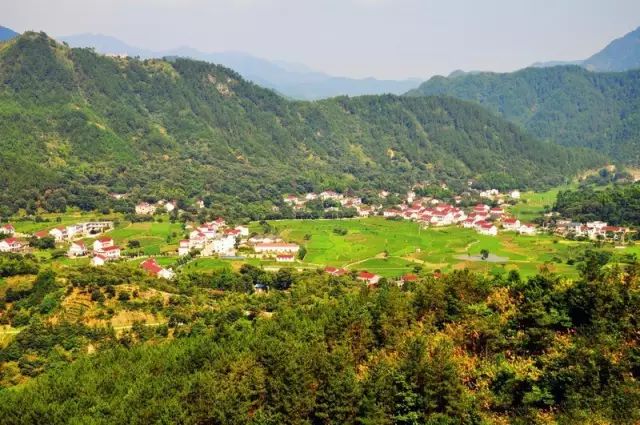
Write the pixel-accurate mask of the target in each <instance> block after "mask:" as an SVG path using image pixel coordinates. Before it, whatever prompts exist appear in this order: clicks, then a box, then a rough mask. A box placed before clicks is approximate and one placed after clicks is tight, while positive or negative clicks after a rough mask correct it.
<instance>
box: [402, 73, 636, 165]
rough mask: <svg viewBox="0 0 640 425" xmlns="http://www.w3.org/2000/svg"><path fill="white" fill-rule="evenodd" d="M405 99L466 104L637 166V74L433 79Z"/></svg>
mask: <svg viewBox="0 0 640 425" xmlns="http://www.w3.org/2000/svg"><path fill="white" fill-rule="evenodd" d="M408 95H409V96H423V95H447V96H451V97H455V98H458V99H464V100H471V101H474V102H477V103H479V104H481V105H483V106H486V107H488V108H489V109H491V110H492V111H494V112H497V113H499V114H501V115H502V116H503V117H504V118H506V119H508V120H510V121H512V122H514V123H517V124H519V125H522V126H523V127H525V128H526V129H527V130H528V131H529V132H530V133H531V134H532V135H533V136H535V137H538V138H541V139H548V140H553V141H555V142H557V143H560V144H562V145H565V146H582V147H589V148H593V149H596V150H598V151H600V152H602V153H605V154H608V155H611V156H613V157H614V158H616V159H618V160H621V161H624V162H628V163H633V164H639V163H640V102H638V98H639V96H640V70H635V71H627V72H620V73H592V72H589V71H586V70H585V69H582V68H580V67H577V66H567V67H554V68H540V69H538V68H527V69H523V70H521V71H517V72H513V73H508V74H495V73H477V74H465V75H462V76H457V77H453V78H443V77H434V78H432V79H430V80H429V81H427V82H425V83H423V84H422V85H421V86H420V87H419V88H418V89H416V90H413V91H411V92H409V93H408Z"/></svg>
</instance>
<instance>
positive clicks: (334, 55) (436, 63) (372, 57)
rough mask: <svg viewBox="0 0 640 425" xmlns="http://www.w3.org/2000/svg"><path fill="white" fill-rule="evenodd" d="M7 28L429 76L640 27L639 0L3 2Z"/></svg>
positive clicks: (348, 72)
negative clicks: (113, 38) (85, 35)
mask: <svg viewBox="0 0 640 425" xmlns="http://www.w3.org/2000/svg"><path fill="white" fill-rule="evenodd" d="M0 3H2V6H1V8H0V10H1V13H0V25H4V26H8V27H10V28H13V29H14V30H16V31H24V30H29V29H32V30H44V31H46V32H47V33H49V34H51V35H71V34H77V33H84V32H91V33H101V34H106V35H112V36H115V37H117V38H119V39H122V40H123V41H125V42H127V43H129V44H132V45H136V46H139V47H145V48H150V49H155V50H164V49H169V48H173V47H178V46H185V45H186V46H190V47H194V48H197V49H199V50H203V51H206V52H218V51H228V50H233V51H242V52H247V53H251V54H253V55H256V56H260V57H264V58H268V59H280V60H286V61H289V62H299V63H303V64H305V65H308V66H309V67H311V68H314V69H317V70H321V71H325V72H328V73H331V74H334V75H343V76H353V77H365V76H375V77H379V78H404V77H419V78H425V77H427V76H430V75H434V74H448V73H449V72H451V71H453V70H455V69H464V70H494V71H510V70H514V69H517V68H521V67H524V66H527V65H529V64H531V63H533V62H536V61H542V60H552V59H553V60H556V59H561V60H570V59H583V58H586V57H588V56H590V55H591V54H592V53H595V52H596V51H597V50H599V49H601V48H602V47H604V46H605V45H606V44H607V43H608V42H609V41H610V40H612V39H614V38H616V37H620V36H622V35H624V34H625V33H627V32H629V31H631V30H633V29H635V28H636V27H638V26H640V0H440V1H435V0H0Z"/></svg>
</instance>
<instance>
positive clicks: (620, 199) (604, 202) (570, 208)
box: [554, 183, 640, 226]
mask: <svg viewBox="0 0 640 425" xmlns="http://www.w3.org/2000/svg"><path fill="white" fill-rule="evenodd" d="M554 209H555V210H556V211H558V212H559V213H560V214H562V215H563V216H565V217H571V218H572V219H574V220H576V221H581V222H585V221H593V220H601V221H606V222H607V223H611V224H614V225H625V226H639V225H640V183H635V184H629V185H616V186H613V187H608V188H606V189H603V190H593V188H590V187H584V188H581V189H578V190H567V191H562V192H560V193H558V198H557V200H556V203H555V205H554Z"/></svg>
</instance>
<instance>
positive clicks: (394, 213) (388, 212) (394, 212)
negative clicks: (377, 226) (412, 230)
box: [382, 209, 402, 218]
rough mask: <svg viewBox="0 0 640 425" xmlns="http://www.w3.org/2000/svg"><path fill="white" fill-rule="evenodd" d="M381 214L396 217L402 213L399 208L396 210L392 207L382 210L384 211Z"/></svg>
mask: <svg viewBox="0 0 640 425" xmlns="http://www.w3.org/2000/svg"><path fill="white" fill-rule="evenodd" d="M382 215H383V216H384V217H386V218H389V217H397V216H399V215H402V211H400V210H396V209H392V210H384V212H383V213H382Z"/></svg>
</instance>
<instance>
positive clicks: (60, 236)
mask: <svg viewBox="0 0 640 425" xmlns="http://www.w3.org/2000/svg"><path fill="white" fill-rule="evenodd" d="M49 235H51V237H53V239H55V241H56V242H62V241H64V240H65V239H67V236H68V233H67V229H66V228H65V227H56V228H55V229H51V230H49Z"/></svg>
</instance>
